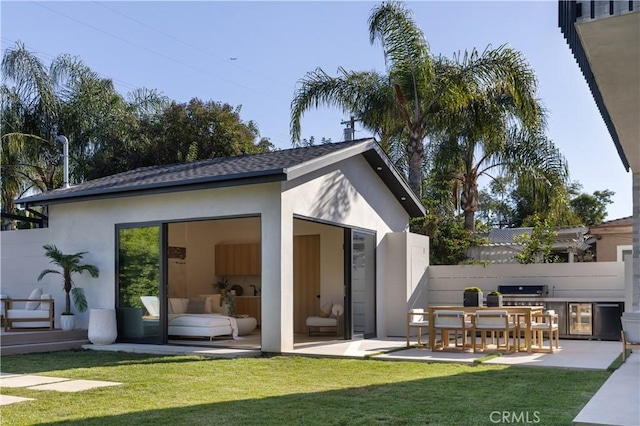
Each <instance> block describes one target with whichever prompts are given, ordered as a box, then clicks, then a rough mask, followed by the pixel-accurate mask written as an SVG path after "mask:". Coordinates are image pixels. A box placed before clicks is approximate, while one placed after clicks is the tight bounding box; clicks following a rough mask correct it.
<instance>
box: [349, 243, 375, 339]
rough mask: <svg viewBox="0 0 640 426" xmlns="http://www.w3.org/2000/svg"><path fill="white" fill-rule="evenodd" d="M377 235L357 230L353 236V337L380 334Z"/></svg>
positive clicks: (369, 336) (367, 336) (368, 336)
mask: <svg viewBox="0 0 640 426" xmlns="http://www.w3.org/2000/svg"><path fill="white" fill-rule="evenodd" d="M375 259H376V258H375V235H373V234H366V233H364V232H359V231H353V232H352V238H351V321H352V330H353V333H352V337H354V338H357V337H361V338H362V337H364V338H371V337H375V336H376V277H375V273H376V265H375Z"/></svg>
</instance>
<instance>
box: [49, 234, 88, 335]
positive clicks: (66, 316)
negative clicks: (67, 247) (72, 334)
mask: <svg viewBox="0 0 640 426" xmlns="http://www.w3.org/2000/svg"><path fill="white" fill-rule="evenodd" d="M42 248H43V249H44V250H45V256H47V257H48V258H49V259H51V260H50V262H49V263H52V264H54V265H56V266H58V267H60V268H61V271H60V270H56V269H45V270H43V271H42V272H40V275H39V276H38V281H40V280H41V279H42V278H43V277H44V276H45V275H47V274H59V275H62V279H63V287H62V288H63V289H64V292H65V305H64V306H65V308H64V312H62V314H61V315H60V326H61V328H62V329H63V330H73V327H74V325H75V317H74V316H73V312H71V296H73V302H74V305H75V307H76V309H77V310H78V312H85V311H86V310H87V298H86V297H85V295H84V290H83V289H82V288H81V287H76V286H75V284H74V282H73V280H72V279H71V275H72V274H74V273H78V274H82V273H83V272H88V273H89V275H91V276H92V277H93V278H98V276H99V275H100V271H99V270H98V268H97V267H95V266H93V265H85V264H82V263H80V261H81V260H82V257H83V256H84V255H85V254H86V253H87V252H86V251H83V252H80V253H74V254H64V253H62V252H61V251H60V250H59V249H58V248H57V247H56V246H55V245H53V244H45V245H44V246H42Z"/></svg>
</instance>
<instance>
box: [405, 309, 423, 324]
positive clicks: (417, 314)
mask: <svg viewBox="0 0 640 426" xmlns="http://www.w3.org/2000/svg"><path fill="white" fill-rule="evenodd" d="M425 315H426V313H425V311H424V309H422V308H414V309H409V322H423V321H425V320H426V318H425Z"/></svg>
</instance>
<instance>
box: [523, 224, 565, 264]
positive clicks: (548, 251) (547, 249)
mask: <svg viewBox="0 0 640 426" xmlns="http://www.w3.org/2000/svg"><path fill="white" fill-rule="evenodd" d="M556 235H558V233H557V232H556V231H555V230H554V225H553V223H552V222H551V221H550V220H549V219H540V217H539V216H538V215H534V218H533V230H532V233H531V235H529V234H522V235H519V236H517V237H514V238H513V239H514V242H515V243H518V244H521V245H522V251H521V252H520V253H517V254H516V255H515V256H514V257H515V259H516V260H517V261H518V263H524V264H529V263H558V262H559V261H560V260H559V259H558V256H555V255H554V254H553V239H554V237H555V236H556Z"/></svg>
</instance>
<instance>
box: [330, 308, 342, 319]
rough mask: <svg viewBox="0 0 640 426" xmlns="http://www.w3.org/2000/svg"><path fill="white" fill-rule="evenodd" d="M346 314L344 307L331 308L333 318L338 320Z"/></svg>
mask: <svg viewBox="0 0 640 426" xmlns="http://www.w3.org/2000/svg"><path fill="white" fill-rule="evenodd" d="M343 312H344V308H343V307H342V305H333V306H332V307H331V317H332V318H338V317H339V316H340V315H342V313H343Z"/></svg>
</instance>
